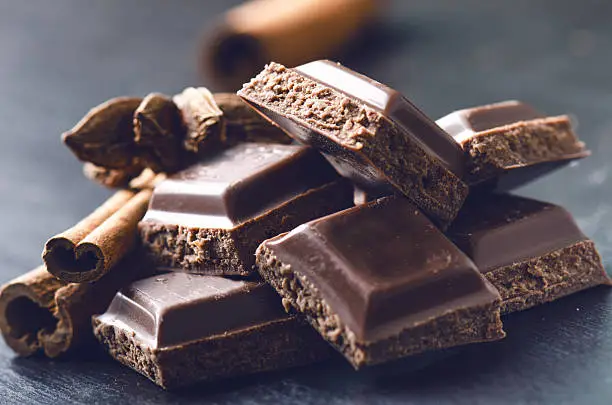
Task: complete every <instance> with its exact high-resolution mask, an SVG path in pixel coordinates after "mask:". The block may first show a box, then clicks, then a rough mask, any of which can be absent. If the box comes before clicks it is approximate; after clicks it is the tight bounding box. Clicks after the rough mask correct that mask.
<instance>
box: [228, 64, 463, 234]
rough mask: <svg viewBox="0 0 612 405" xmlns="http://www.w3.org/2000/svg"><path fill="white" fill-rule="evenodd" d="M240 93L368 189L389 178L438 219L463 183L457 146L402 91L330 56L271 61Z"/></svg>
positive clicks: (442, 220) (451, 212) (443, 220)
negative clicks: (289, 63) (294, 63)
mask: <svg viewBox="0 0 612 405" xmlns="http://www.w3.org/2000/svg"><path fill="white" fill-rule="evenodd" d="M238 95H239V96H241V97H243V98H244V99H245V100H246V101H247V102H248V103H250V104H251V105H252V106H253V107H254V108H255V109H257V110H258V111H259V112H260V113H261V114H262V115H263V116H264V117H267V118H268V119H269V120H271V121H272V122H273V123H275V124H276V125H278V126H280V127H281V128H282V129H283V130H285V131H286V132H287V134H288V135H290V136H292V137H293V138H295V139H297V140H299V141H301V142H304V143H306V144H309V145H312V146H314V147H316V148H318V149H320V150H321V151H323V152H324V153H326V154H327V155H328V157H329V158H330V159H332V160H333V161H334V162H335V164H336V167H337V168H338V169H339V171H340V172H341V173H342V174H343V175H345V176H347V177H350V178H351V179H353V180H354V181H356V182H357V183H359V184H360V185H361V186H362V187H365V188H368V187H370V186H371V185H372V184H373V183H374V184H379V183H380V182H389V183H391V184H392V185H393V186H394V187H395V188H397V189H398V190H399V191H400V192H402V193H403V194H405V195H406V196H407V197H408V198H409V199H410V200H411V201H412V202H413V203H414V204H415V205H417V207H418V208H420V209H421V210H423V211H424V212H425V213H426V214H428V215H429V216H430V217H431V218H433V219H434V220H435V221H436V222H438V223H439V224H441V225H443V226H444V225H446V224H448V223H449V222H451V221H452V219H453V218H454V217H455V215H456V214H457V212H458V211H459V209H460V208H461V205H462V204H463V200H464V199H465V197H466V196H467V193H468V187H467V185H466V184H465V183H464V182H463V181H462V180H461V178H462V176H463V168H464V161H463V159H464V156H463V151H462V150H461V147H460V146H459V145H458V144H457V142H455V141H454V140H453V138H452V137H451V136H449V135H448V134H447V133H446V132H444V131H443V130H441V129H440V128H439V127H438V126H437V125H436V124H435V123H434V122H433V121H431V120H430V119H429V118H428V117H427V116H425V114H423V113H422V112H421V111H419V110H418V109H417V108H416V107H415V106H414V105H412V104H411V103H410V102H409V101H408V100H406V98H404V97H403V96H402V95H401V94H399V93H398V92H396V91H394V90H393V89H390V88H389V87H387V86H384V85H382V84H380V83H378V82H375V81H373V80H371V79H369V78H367V77H365V76H362V75H360V74H357V73H355V72H353V71H351V70H349V69H347V68H344V67H342V66H341V65H339V64H336V63H333V62H330V61H325V60H323V61H316V62H311V63H308V64H305V65H302V66H299V67H296V68H294V69H288V68H286V67H284V66H282V65H279V64H278V63H270V64H269V65H268V66H266V68H265V69H264V70H263V71H262V72H261V73H260V74H259V75H257V77H255V78H254V79H252V80H251V82H250V83H247V84H245V85H244V87H243V88H242V90H240V91H239V92H238Z"/></svg>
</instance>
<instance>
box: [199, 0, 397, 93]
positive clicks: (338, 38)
mask: <svg viewBox="0 0 612 405" xmlns="http://www.w3.org/2000/svg"><path fill="white" fill-rule="evenodd" d="M385 3H386V2H385V1H383V0H293V1H286V0H255V1H249V2H246V3H244V4H242V5H240V6H238V7H236V8H234V9H232V10H230V11H229V12H228V13H227V14H226V15H225V18H224V20H223V22H222V23H221V24H220V25H219V27H217V30H216V32H215V33H213V34H212V35H209V36H207V37H206V38H207V41H206V42H205V44H204V46H203V48H204V51H203V53H202V68H203V70H204V73H205V74H206V75H207V76H211V77H212V78H213V79H214V80H215V83H216V84H217V87H218V88H219V89H221V90H228V91H236V90H238V89H240V87H241V86H242V84H243V83H244V82H246V81H248V80H249V79H250V78H251V77H253V76H254V75H255V74H256V73H257V72H259V71H260V70H261V69H263V67H264V65H265V64H266V63H268V62H269V61H271V60H274V61H279V62H280V63H282V64H284V65H285V66H295V65H300V64H302V63H305V62H309V61H311V60H315V59H322V58H330V57H331V56H332V54H333V53H334V52H336V51H338V50H339V49H340V48H341V47H342V46H343V45H344V44H345V43H346V42H347V41H349V40H350V39H352V38H353V37H354V36H355V35H356V34H357V33H358V32H359V29H360V28H362V27H363V26H365V25H366V24H367V23H368V22H370V21H372V20H373V19H374V17H375V16H376V12H377V11H378V10H379V9H381V8H382V7H383V6H384V4H385Z"/></svg>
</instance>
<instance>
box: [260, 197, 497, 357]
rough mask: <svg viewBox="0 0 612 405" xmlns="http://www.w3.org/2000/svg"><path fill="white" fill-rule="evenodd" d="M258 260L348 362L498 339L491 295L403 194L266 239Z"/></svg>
mask: <svg viewBox="0 0 612 405" xmlns="http://www.w3.org/2000/svg"><path fill="white" fill-rule="evenodd" d="M257 264H258V266H259V270H260V273H261V274H262V276H263V277H264V279H265V280H266V281H268V282H269V283H270V284H271V285H272V286H273V287H274V288H275V289H276V290H277V291H278V292H279V293H280V294H281V296H282V297H283V303H284V305H285V307H286V308H288V309H289V308H293V309H295V310H297V311H298V312H300V313H302V314H303V315H305V316H306V318H307V319H308V321H309V322H310V323H311V325H312V326H313V327H314V328H315V329H316V330H317V331H319V333H320V334H321V336H323V337H324V338H325V339H326V340H327V341H328V342H330V343H331V344H332V345H333V346H334V347H335V348H336V349H338V350H339V351H340V352H341V353H342V354H343V355H344V356H345V357H346V358H347V359H348V360H349V361H350V362H351V363H352V364H353V366H354V367H355V368H359V367H361V366H363V365H367V364H373V363H380V362H383V361H386V360H391V359H395V358H399V357H402V356H407V355H411V354H415V353H419V352H422V351H425V350H430V349H439V348H444V347H450V346H456V345H461V344H467V343H473V342H481V341H488V340H495V339H499V338H502V337H503V336H504V332H503V331H502V325H501V321H500V318H499V314H500V313H499V304H500V296H499V294H498V292H497V291H496V290H495V288H494V287H493V286H492V285H491V284H489V282H488V281H487V280H486V279H485V278H484V277H482V275H481V274H480V273H479V272H478V270H477V268H476V266H475V265H474V264H473V263H472V261H471V260H470V259H469V258H468V257H467V256H465V255H464V254H463V253H462V252H461V251H460V250H459V249H458V248H457V247H456V246H454V245H453V244H452V243H451V242H450V241H449V240H448V239H446V237H445V236H444V235H443V234H442V233H441V232H440V231H439V230H438V229H437V228H436V227H435V226H434V225H433V224H432V223H431V222H430V221H429V220H428V219H427V218H426V217H425V216H424V215H423V214H422V213H421V212H420V211H418V210H417V209H416V208H415V207H414V206H413V205H412V204H410V203H409V202H408V200H407V199H405V198H404V197H386V198H384V199H379V200H377V201H375V202H373V203H370V204H366V205H360V206H357V207H354V208H351V209H348V210H345V211H342V212H339V213H336V214H333V215H329V216H327V217H324V218H321V219H318V220H314V221H312V222H309V223H307V224H304V225H302V226H300V227H298V228H297V229H295V230H293V231H291V232H290V233H288V234H284V235H280V236H277V237H275V238H272V239H270V240H267V241H265V242H264V243H263V244H262V245H261V246H260V247H259V249H258V251H257Z"/></svg>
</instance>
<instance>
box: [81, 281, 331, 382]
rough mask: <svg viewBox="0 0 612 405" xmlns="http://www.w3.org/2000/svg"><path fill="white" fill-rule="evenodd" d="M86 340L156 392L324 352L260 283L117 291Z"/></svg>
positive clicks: (166, 284) (154, 285)
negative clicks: (140, 376) (144, 379)
mask: <svg viewBox="0 0 612 405" xmlns="http://www.w3.org/2000/svg"><path fill="white" fill-rule="evenodd" d="M93 325H94V333H95V335H96V337H97V338H98V340H99V341H100V342H101V343H102V344H103V345H104V346H105V347H106V349H107V350H108V352H109V353H110V355H111V356H112V357H114V358H115V359H116V360H118V361H120V362H121V363H123V364H125V365H127V366H128V367H131V368H133V369H134V370H136V371H138V372H139V373H141V374H143V375H144V376H146V377H147V378H149V379H150V380H151V381H153V382H154V383H155V384H157V385H160V386H161V387H164V388H176V387H179V386H185V385H189V384H193V383H195V382H198V381H207V380H213V379H218V378H223V377H230V376H236V375H241V374H249V373H256V372H261V371H266V370H273V369H278V368H284V367H291V366H297V365H303V364H307V363H312V362H315V361H318V360H322V359H324V358H326V357H328V356H329V354H330V352H329V348H328V345H327V344H326V343H325V341H323V339H321V337H320V336H319V335H317V334H316V333H315V332H314V331H313V330H312V328H311V327H310V326H309V325H308V324H306V323H305V322H303V321H301V320H299V319H297V318H295V317H291V316H288V315H287V314H286V313H285V312H284V311H283V307H282V305H281V303H280V299H279V297H278V295H277V294H276V293H275V292H274V290H272V289H271V288H270V287H269V286H267V285H265V284H264V283H262V282H251V281H239V280H230V279H225V278H222V277H215V276H203V275H195V274H194V275H191V274H187V273H181V272H172V273H168V274H163V275H158V276H154V277H150V278H147V279H144V280H140V281H137V282H135V283H133V284H131V285H129V286H128V287H125V288H124V289H123V290H121V291H120V292H119V293H117V295H116V296H115V298H114V300H113V301H112V303H111V305H110V307H109V308H108V310H107V311H106V313H104V314H102V315H99V316H96V317H94V320H93Z"/></svg>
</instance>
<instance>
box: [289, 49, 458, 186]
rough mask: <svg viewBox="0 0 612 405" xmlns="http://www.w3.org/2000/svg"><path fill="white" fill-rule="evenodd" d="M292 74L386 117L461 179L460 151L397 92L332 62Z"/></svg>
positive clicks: (316, 63)
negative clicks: (296, 74)
mask: <svg viewBox="0 0 612 405" xmlns="http://www.w3.org/2000/svg"><path fill="white" fill-rule="evenodd" d="M293 70H294V71H297V72H299V73H301V74H302V75H304V76H307V77H308V78H310V79H312V80H314V81H316V82H318V83H320V84H322V85H324V86H327V87H331V88H333V89H335V90H337V91H339V92H341V93H344V94H346V95H347V96H349V97H351V98H353V99H355V100H358V101H359V102H360V103H363V104H366V105H368V106H369V107H371V108H373V109H374V110H376V111H378V112H379V113H381V114H383V115H384V116H385V117H387V118H388V119H389V120H391V121H393V122H394V123H395V124H396V125H397V126H399V127H400V128H401V129H402V130H403V131H404V132H406V133H407V134H408V135H410V136H411V137H412V138H413V139H415V140H416V141H417V142H418V143H419V145H420V146H421V147H422V148H423V149H424V150H426V151H427V152H428V153H430V154H431V155H433V156H435V157H437V158H438V159H439V160H440V161H441V162H442V163H443V164H444V165H445V167H446V168H447V169H448V170H450V171H452V172H453V173H455V174H456V175H457V176H458V177H461V174H462V173H463V154H462V151H461V148H460V147H458V146H457V145H456V144H455V142H453V139H452V138H451V137H450V136H449V135H448V134H447V133H446V132H444V131H443V130H441V129H440V127H438V126H437V125H436V124H435V123H434V122H433V121H432V120H431V119H430V118H429V117H427V116H426V115H425V114H423V112H421V110H419V109H418V108H417V107H416V106H415V105H414V104H412V103H411V102H410V101H408V100H407V99H406V98H405V97H404V96H403V95H402V94H401V93H399V92H398V91H396V90H393V89H392V88H390V87H388V86H385V85H384V84H381V83H379V82H377V81H375V80H372V79H370V78H368V77H366V76H364V75H361V74H359V73H357V72H354V71H352V70H350V69H348V68H346V67H344V66H342V65H340V64H339V63H335V62H332V61H329V60H318V61H314V62H310V63H307V64H305V65H301V66H298V67H296V68H294V69H293Z"/></svg>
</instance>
